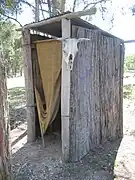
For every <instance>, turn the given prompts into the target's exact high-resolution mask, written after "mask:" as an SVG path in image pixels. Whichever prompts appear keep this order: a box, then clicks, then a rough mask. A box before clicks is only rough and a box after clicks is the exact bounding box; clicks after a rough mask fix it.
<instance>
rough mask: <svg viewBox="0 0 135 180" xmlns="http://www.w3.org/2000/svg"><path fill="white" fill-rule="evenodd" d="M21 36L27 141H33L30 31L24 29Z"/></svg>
mask: <svg viewBox="0 0 135 180" xmlns="http://www.w3.org/2000/svg"><path fill="white" fill-rule="evenodd" d="M22 36H23V56H24V75H25V88H26V102H27V123H28V124H27V126H28V133H27V135H28V136H27V141H28V142H32V141H34V140H35V134H36V133H35V107H34V88H33V71H32V59H31V40H30V31H29V30H28V29H25V30H24V31H23V32H22Z"/></svg>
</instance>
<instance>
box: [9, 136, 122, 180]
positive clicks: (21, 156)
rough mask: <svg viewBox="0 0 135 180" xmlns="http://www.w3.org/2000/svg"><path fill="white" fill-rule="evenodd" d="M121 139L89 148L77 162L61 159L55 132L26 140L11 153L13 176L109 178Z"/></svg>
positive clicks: (37, 179) (30, 179)
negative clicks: (43, 137) (43, 136)
mask: <svg viewBox="0 0 135 180" xmlns="http://www.w3.org/2000/svg"><path fill="white" fill-rule="evenodd" d="M120 142H121V140H117V141H115V142H107V143H106V144H105V145H104V146H101V147H99V148H98V149H96V150H95V151H91V152H90V153H89V154H88V155H86V156H85V157H84V158H83V159H82V160H81V161H80V162H77V163H66V164H65V163H62V158H61V141H60V137H58V136H56V135H51V136H50V135H48V136H46V137H45V144H46V147H45V148H43V147H42V145H41V144H42V143H41V140H37V141H36V142H35V143H32V144H29V143H26V144H25V145H24V147H23V148H21V149H20V150H18V151H17V152H16V153H15V154H14V155H13V159H12V162H13V175H14V179H15V180H24V179H25V180H56V179H58V180H75V179H77V180H113V179H114V166H115V159H116V155H117V151H118V148H119V146H120Z"/></svg>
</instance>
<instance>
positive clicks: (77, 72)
mask: <svg viewBox="0 0 135 180" xmlns="http://www.w3.org/2000/svg"><path fill="white" fill-rule="evenodd" d="M72 37H73V38H89V39H90V41H83V42H81V43H79V45H78V48H79V51H78V53H77V55H76V58H75V60H74V67H73V71H72V72H71V89H70V91H71V97H70V112H71V116H70V124H69V125H70V159H71V161H78V160H80V159H81V158H82V157H83V156H85V155H86V154H87V153H88V152H89V151H90V149H93V148H94V147H96V146H98V145H99V144H100V108H99V101H100V100H99V49H98V48H99V47H98V39H99V33H98V32H97V31H93V30H89V29H85V28H82V27H76V26H72Z"/></svg>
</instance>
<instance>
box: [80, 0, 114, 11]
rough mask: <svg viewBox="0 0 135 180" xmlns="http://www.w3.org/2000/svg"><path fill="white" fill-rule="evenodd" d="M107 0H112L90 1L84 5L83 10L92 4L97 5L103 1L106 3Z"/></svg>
mask: <svg viewBox="0 0 135 180" xmlns="http://www.w3.org/2000/svg"><path fill="white" fill-rule="evenodd" d="M107 1H110V0H99V1H97V2H93V3H88V4H87V5H86V6H85V7H84V9H83V10H85V9H87V8H88V7H89V6H91V5H94V6H96V5H97V4H99V3H102V2H104V3H106V2H107Z"/></svg>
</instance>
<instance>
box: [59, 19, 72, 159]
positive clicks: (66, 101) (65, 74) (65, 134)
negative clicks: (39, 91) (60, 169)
mask: <svg viewBox="0 0 135 180" xmlns="http://www.w3.org/2000/svg"><path fill="white" fill-rule="evenodd" d="M70 36H71V23H70V20H68V19H62V38H68V37H70ZM63 57H64V56H62V79H61V121H62V130H61V131H62V133H61V134H62V154H63V160H64V161H69V113H70V71H68V70H67V66H66V62H65V60H64V58H63Z"/></svg>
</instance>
